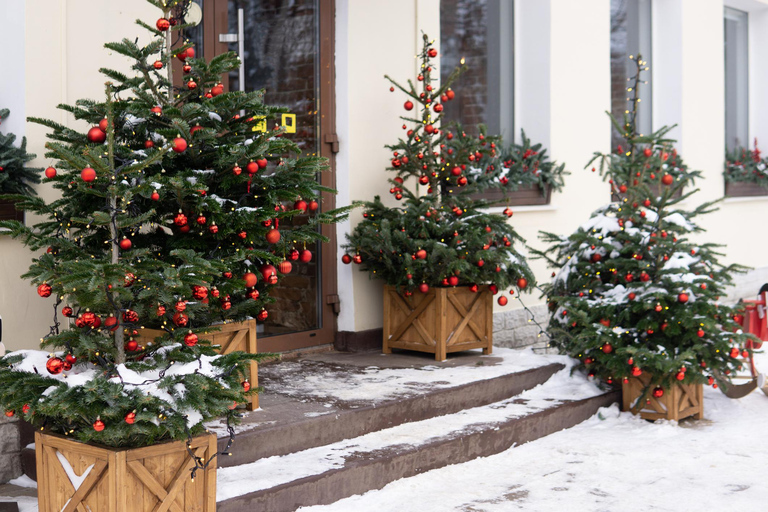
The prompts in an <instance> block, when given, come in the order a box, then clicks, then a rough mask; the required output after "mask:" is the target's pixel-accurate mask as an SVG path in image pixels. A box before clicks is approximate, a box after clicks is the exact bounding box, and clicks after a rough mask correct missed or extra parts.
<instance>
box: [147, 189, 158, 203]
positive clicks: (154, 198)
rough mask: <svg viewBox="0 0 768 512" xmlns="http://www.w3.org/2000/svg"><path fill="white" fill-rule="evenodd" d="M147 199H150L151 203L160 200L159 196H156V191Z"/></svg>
mask: <svg viewBox="0 0 768 512" xmlns="http://www.w3.org/2000/svg"><path fill="white" fill-rule="evenodd" d="M149 198H150V199H152V200H153V201H159V200H160V194H158V193H157V190H155V191H154V192H152V195H151V196H149Z"/></svg>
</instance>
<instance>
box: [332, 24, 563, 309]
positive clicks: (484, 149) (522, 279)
mask: <svg viewBox="0 0 768 512" xmlns="http://www.w3.org/2000/svg"><path fill="white" fill-rule="evenodd" d="M436 57H437V50H436V49H435V48H434V47H433V42H431V41H429V39H428V37H427V36H426V35H425V36H424V45H423V48H422V50H421V52H420V54H419V56H418V58H420V60H421V68H420V73H419V75H418V77H417V85H418V87H417V85H415V84H414V83H413V82H412V81H411V80H409V81H408V85H407V86H402V85H400V84H398V83H397V82H396V81H394V80H393V79H391V78H390V77H389V76H386V78H387V79H388V80H389V81H390V82H391V83H392V87H390V91H393V92H394V91H395V90H396V89H395V88H397V89H399V90H400V91H402V92H404V93H405V94H406V95H407V97H408V99H407V100H406V101H405V104H404V108H405V110H406V111H408V112H411V111H413V113H414V114H415V115H412V114H408V115H406V116H403V117H402V118H401V119H402V120H403V121H404V123H405V124H403V126H402V128H403V130H406V138H404V139H400V140H399V141H398V142H397V143H395V144H393V145H390V146H387V147H388V148H389V149H390V150H392V160H391V162H390V163H391V165H390V166H389V167H387V170H388V171H391V172H392V173H393V174H394V175H395V176H394V177H393V178H391V179H390V180H389V183H390V186H391V188H390V193H391V194H392V195H393V196H394V198H395V200H397V201H402V206H396V207H390V206H388V205H386V204H384V202H383V201H382V200H381V197H379V196H376V197H375V198H374V200H373V201H369V202H367V203H365V206H364V208H365V211H364V213H363V217H364V218H363V220H362V221H361V222H360V223H359V224H358V225H357V226H356V227H355V229H354V231H353V232H352V234H351V235H349V236H348V244H347V245H346V246H345V247H346V249H347V251H348V254H345V255H344V256H343V257H342V260H343V261H344V262H345V263H350V262H355V263H357V264H360V265H362V269H363V270H367V271H369V272H370V274H371V276H372V277H376V278H379V279H383V280H384V281H386V283H387V284H389V285H392V286H396V287H399V288H402V289H403V290H404V293H405V294H406V295H410V294H412V293H413V292H414V291H415V290H418V291H420V292H422V293H427V292H428V291H429V288H430V287H435V286H443V287H445V286H457V285H468V286H470V288H471V289H472V290H473V291H476V290H477V287H478V285H480V284H490V287H491V290H492V291H493V292H494V293H497V292H498V290H502V289H506V288H509V287H517V289H518V290H523V289H526V288H528V287H531V286H533V285H534V277H533V274H532V273H531V270H530V268H529V267H528V264H527V263H526V261H525V258H524V257H523V255H522V254H520V253H519V252H518V251H517V250H516V248H515V247H514V244H515V242H522V239H521V237H520V235H518V234H517V232H516V231H515V230H514V228H513V227H512V226H511V225H510V224H509V223H508V218H509V217H511V216H512V213H513V212H512V210H511V209H509V208H506V209H505V210H504V214H499V213H490V212H488V210H487V208H488V207H490V206H492V205H493V202H492V201H489V200H487V199H483V198H482V197H481V196H480V195H479V194H480V193H482V192H484V191H487V190H492V189H493V190H504V191H506V190H516V189H517V187H518V185H519V184H528V183H531V182H535V183H541V176H542V175H545V176H548V177H550V178H551V179H552V182H553V183H555V184H556V185H557V184H558V183H561V181H558V179H559V176H560V175H561V174H562V166H560V167H557V166H553V165H552V164H551V162H548V161H547V159H546V155H544V154H543V153H540V152H539V149H540V148H539V147H538V146H537V147H534V148H532V147H531V146H530V141H528V140H527V139H525V141H524V147H523V148H520V147H518V148H516V149H515V150H510V151H509V152H508V157H507V158H504V157H503V156H502V141H501V138H500V137H498V136H492V135H488V134H487V133H486V129H485V127H483V126H481V127H480V129H479V136H477V137H475V136H468V135H467V134H466V133H465V132H464V131H463V130H462V127H461V126H460V125H458V124H453V125H451V126H450V127H449V128H445V129H441V128H440V121H441V114H440V113H441V112H442V111H443V108H444V107H443V105H444V104H445V103H446V102H448V101H451V100H453V99H454V97H455V94H456V93H455V92H454V91H453V90H452V89H451V84H452V83H453V82H454V81H455V80H456V78H457V77H458V76H459V75H460V74H461V73H463V72H465V71H466V66H463V67H461V68H457V69H455V70H454V71H453V73H452V74H451V75H450V76H449V78H448V79H447V80H446V81H445V82H444V83H442V84H441V85H440V86H439V87H436V86H435V85H434V79H433V73H435V64H434V63H433V59H435V58H436ZM510 293H514V288H513V289H512V291H511V292H510ZM498 301H499V304H502V305H504V304H506V303H507V301H508V299H507V297H506V296H504V295H501V296H500V297H499V299H498Z"/></svg>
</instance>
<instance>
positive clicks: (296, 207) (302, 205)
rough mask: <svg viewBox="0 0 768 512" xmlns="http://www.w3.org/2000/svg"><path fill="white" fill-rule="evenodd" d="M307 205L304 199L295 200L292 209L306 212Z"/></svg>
mask: <svg viewBox="0 0 768 512" xmlns="http://www.w3.org/2000/svg"><path fill="white" fill-rule="evenodd" d="M307 207H308V205H307V202H306V201H304V200H299V201H296V202H295V203H294V204H293V209H294V210H301V211H302V213H306V212H307Z"/></svg>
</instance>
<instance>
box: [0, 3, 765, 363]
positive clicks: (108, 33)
mask: <svg viewBox="0 0 768 512" xmlns="http://www.w3.org/2000/svg"><path fill="white" fill-rule="evenodd" d="M502 1H504V0H502ZM10 3H14V4H16V5H14V6H10V5H8V4H10ZM439 4H440V2H439V0H390V1H387V2H381V1H377V0H337V1H336V76H337V82H336V98H337V123H338V135H339V140H340V147H341V152H340V153H339V154H338V155H337V185H338V189H339V196H338V200H337V204H338V205H343V204H347V203H348V202H349V201H351V200H365V199H372V198H373V196H374V195H376V194H381V195H382V196H386V195H387V194H386V188H387V186H386V176H385V172H384V170H383V169H384V167H385V164H386V162H387V160H388V158H387V157H388V152H387V150H386V149H385V148H384V145H385V144H387V143H391V142H394V141H395V140H396V139H397V138H398V137H399V136H400V134H401V133H402V130H401V128H400V124H401V123H400V122H399V121H398V116H400V115H401V113H402V102H403V98H402V97H401V96H400V95H398V94H397V93H390V92H389V86H388V84H387V83H386V82H385V80H384V78H383V76H384V74H385V73H386V74H389V75H390V76H392V77H393V78H395V79H396V80H403V81H404V80H406V79H407V78H409V77H413V75H415V71H416V61H415V59H414V55H415V53H416V50H417V47H418V45H419V44H420V38H421V33H422V31H423V32H425V33H427V34H429V35H430V37H435V38H437V39H438V47H439V27H440V24H439V21H440V20H439ZM725 4H726V5H729V6H733V7H737V8H739V9H743V10H748V11H749V12H750V81H751V88H750V91H751V93H750V137H757V138H758V139H762V140H768V121H766V120H768V91H766V90H765V88H764V87H761V84H762V83H763V82H764V80H762V78H763V76H762V75H765V74H766V73H768V71H766V70H768V50H766V48H768V44H764V41H763V40H764V39H765V38H767V37H768V0H738V1H737V0H727V1H726V2H725ZM723 6H724V3H723V0H654V5H653V12H654V14H653V58H652V59H651V60H652V62H654V70H653V71H654V82H655V85H654V91H653V109H654V115H653V119H654V125H655V127H656V128H658V127H660V126H661V125H663V124H674V123H677V124H678V125H679V128H678V129H676V131H675V133H676V136H677V137H678V138H679V143H678V148H679V150H680V151H681V154H682V155H683V157H684V158H685V160H686V162H687V163H688V164H689V165H690V166H691V167H692V168H696V169H700V170H702V171H703V173H704V176H705V178H706V179H705V180H703V181H702V182H701V183H700V184H699V186H700V188H701V193H700V194H697V196H696V197H695V199H694V200H692V201H691V202H692V204H691V205H689V206H694V204H693V203H698V202H702V201H709V200H714V199H717V198H719V197H722V195H723V178H722V174H721V173H722V165H723V161H724V117H723V109H724V101H723V97H724V85H723V81H724V71H723V68H724V66H723ZM5 9H7V10H8V13H5V14H9V15H10V14H15V15H21V16H23V18H24V20H25V23H24V25H25V26H26V31H25V30H24V26H21V27H18V26H14V27H11V29H10V30H8V31H4V33H2V34H0V47H2V48H4V50H3V52H4V53H5V54H10V53H11V52H17V53H16V56H17V57H18V55H19V54H23V59H21V58H17V59H15V60H14V59H11V58H9V59H5V56H3V60H2V62H4V63H5V62H10V63H11V64H10V69H9V70H8V72H9V75H10V77H11V80H10V81H9V84H0V106H8V107H9V108H11V109H12V110H13V113H14V114H15V115H16V117H17V119H18V117H22V116H40V117H49V118H53V119H55V120H56V121H59V122H63V123H66V124H69V125H73V121H72V120H71V119H70V118H68V117H65V116H63V115H62V114H60V113H59V112H58V111H57V110H56V109H55V106H56V105H57V104H59V103H62V102H65V103H68V102H73V101H75V100H76V99H78V98H99V97H100V96H101V95H102V92H103V84H104V79H103V77H102V76H101V75H99V73H98V69H99V68H100V67H103V66H106V67H114V68H118V69H120V68H123V69H124V68H125V60H124V59H123V58H122V57H121V56H116V55H111V54H110V52H108V51H106V50H105V49H104V48H103V47H102V45H103V43H105V42H107V41H114V40H119V39H120V38H122V37H130V38H135V37H136V36H137V35H142V34H141V32H142V29H140V28H138V27H136V26H135V25H134V23H133V22H134V20H135V19H136V18H143V19H147V20H153V19H154V18H155V17H156V16H157V13H156V12H155V10H154V8H152V7H151V6H150V5H149V4H146V3H145V2H143V1H142V0H131V1H129V2H113V1H97V2H93V1H85V0H36V1H34V2H32V1H30V0H27V1H26V2H24V1H18V2H6V3H3V4H2V5H0V14H4V13H3V10H5ZM609 13H610V2H609V0H579V1H578V2H575V1H573V0H516V1H515V27H514V28H515V31H514V33H515V36H514V37H515V47H516V48H515V59H514V66H515V86H514V87H515V94H514V102H515V108H514V116H515V123H514V124H515V127H516V128H515V129H516V130H517V131H518V133H519V129H520V128H524V129H525V130H526V132H527V133H528V135H529V136H530V137H531V138H532V139H534V140H537V141H541V142H543V143H544V144H545V145H546V146H547V147H549V150H550V154H551V156H552V158H554V159H555V160H557V161H559V162H565V163H566V164H567V169H568V170H569V171H571V175H570V176H567V177H566V187H565V189H564V190H563V192H561V193H557V194H554V195H553V198H552V202H551V204H550V205H546V206H529V207H518V208H516V209H515V214H514V216H513V217H512V219H511V222H512V223H514V225H515V226H516V228H517V229H518V230H519V232H520V233H521V235H522V236H523V237H525V238H526V239H527V240H528V243H529V244H531V245H533V246H539V241H538V232H539V231H540V230H546V231H552V232H556V233H569V232H571V231H573V230H574V229H575V228H576V227H577V226H578V225H579V224H580V223H581V222H583V221H584V220H585V219H586V218H587V217H588V216H589V214H590V213H591V212H592V211H593V210H594V209H595V208H596V207H598V206H599V205H601V204H603V203H605V202H606V201H607V199H608V197H609V188H608V185H607V184H606V183H604V182H603V181H601V179H600V178H599V176H598V175H597V174H596V173H592V172H590V171H589V170H585V169H583V167H584V165H585V164H586V162H587V161H588V160H589V158H590V157H591V155H592V153H593V152H594V151H608V150H609V149H610V123H609V120H608V117H607V116H606V115H605V111H606V110H609V109H610V74H609V66H610V65H609V45H610V38H609V33H610V19H609V18H610V14H609ZM3 17H4V16H0V18H3ZM469 64H470V65H471V63H469ZM3 67H4V72H5V71H6V66H5V64H4V65H3ZM19 84H21V85H19ZM20 92H23V97H19V95H20ZM3 128H4V129H14V130H15V131H16V132H17V133H20V134H21V133H22V132H23V134H24V135H26V136H27V138H28V139H29V146H30V150H31V151H32V152H35V153H37V154H38V155H39V157H38V159H37V161H36V162H35V163H36V164H37V165H39V166H43V167H45V166H47V165H48V163H49V162H48V161H47V160H46V159H45V158H43V157H42V154H43V153H44V148H43V145H44V142H45V139H44V133H45V130H44V129H42V128H41V127H39V126H37V125H34V124H30V123H26V125H24V124H22V123H18V122H15V123H14V124H11V123H9V124H8V126H3ZM39 192H40V194H41V195H42V196H43V197H45V198H50V197H52V194H53V191H52V190H51V189H50V188H49V187H46V186H44V185H43V186H41V187H39ZM766 214H768V198H766V197H762V198H755V199H728V200H726V201H725V202H723V203H722V204H721V206H720V210H719V211H718V212H716V213H714V214H711V215H709V216H707V217H705V218H703V219H702V220H703V221H704V224H705V227H706V228H707V230H708V231H707V233H706V234H705V235H704V236H703V237H702V238H703V239H706V240H708V241H713V242H718V243H721V244H724V246H725V247H724V249H723V250H724V253H725V260H726V261H727V262H739V263H743V264H745V265H749V266H752V267H755V268H756V269H762V271H763V274H762V275H763V276H764V275H765V269H768V256H766V254H768V241H766V240H765V237H762V236H759V233H760V231H759V224H758V223H759V222H760V219H761V218H762V217H764V216H765V215H766ZM360 215H361V212H359V211H358V212H355V213H354V214H353V216H352V218H351V221H350V222H349V223H345V224H342V225H340V226H339V228H338V229H339V231H338V232H339V240H340V241H343V239H344V233H345V232H347V231H348V230H349V229H350V226H351V225H354V223H356V222H357V221H358V220H359V219H360ZM756 224H757V229H756ZM29 258H30V255H29V253H28V252H27V250H26V249H25V248H23V247H22V246H21V244H20V243H18V242H16V241H13V240H9V239H7V238H0V315H2V317H3V320H4V324H5V336H4V341H5V343H6V345H7V346H8V348H10V349H20V348H32V347H35V346H36V344H37V342H38V340H39V339H40V338H41V337H42V336H43V335H45V334H46V333H47V332H48V326H49V323H50V318H51V311H50V305H51V303H50V302H48V301H43V300H42V299H40V298H39V297H38V296H37V294H36V293H35V290H34V288H33V287H32V286H31V285H30V284H29V283H27V282H25V281H22V280H21V279H19V277H18V276H19V275H20V274H22V273H23V272H24V271H25V270H26V268H27V266H28V264H29ZM533 268H534V270H535V272H536V274H537V276H538V277H539V279H540V280H542V281H546V280H547V279H548V276H549V273H550V270H548V269H546V268H545V267H544V265H543V264H542V263H541V262H534V263H533ZM338 274H339V275H338V284H339V296H340V298H341V313H340V315H339V319H338V329H339V330H340V331H362V330H367V329H373V328H377V327H381V325H382V318H381V314H382V313H381V309H382V300H381V297H382V291H381V290H382V287H381V283H378V282H373V281H370V280H369V279H368V276H367V275H366V274H364V273H362V272H358V271H357V269H356V268H353V266H347V265H342V264H339V267H338ZM757 279H758V277H757V275H756V277H755V281H754V284H755V290H754V291H755V292H756V290H757V287H758V286H759V285H760V284H762V282H757ZM739 293H742V292H739ZM743 293H745V294H746V293H752V292H751V291H750V284H749V283H747V284H746V285H745V287H744V289H743ZM525 300H526V302H527V303H529V304H536V303H539V302H540V299H539V298H538V296H537V295H536V294H534V295H530V296H528V297H527V298H526V299H525ZM515 304H516V301H512V302H511V304H510V305H509V306H507V307H506V308H500V307H498V306H497V313H501V312H503V311H505V310H510V309H511V308H513V307H516V305H515Z"/></svg>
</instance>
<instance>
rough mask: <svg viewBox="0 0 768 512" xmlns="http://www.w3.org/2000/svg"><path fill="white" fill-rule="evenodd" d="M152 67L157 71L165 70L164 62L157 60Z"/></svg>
mask: <svg viewBox="0 0 768 512" xmlns="http://www.w3.org/2000/svg"><path fill="white" fill-rule="evenodd" d="M152 67H154V68H155V69H163V62H162V61H160V60H156V61H155V62H154V63H153V64H152Z"/></svg>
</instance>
